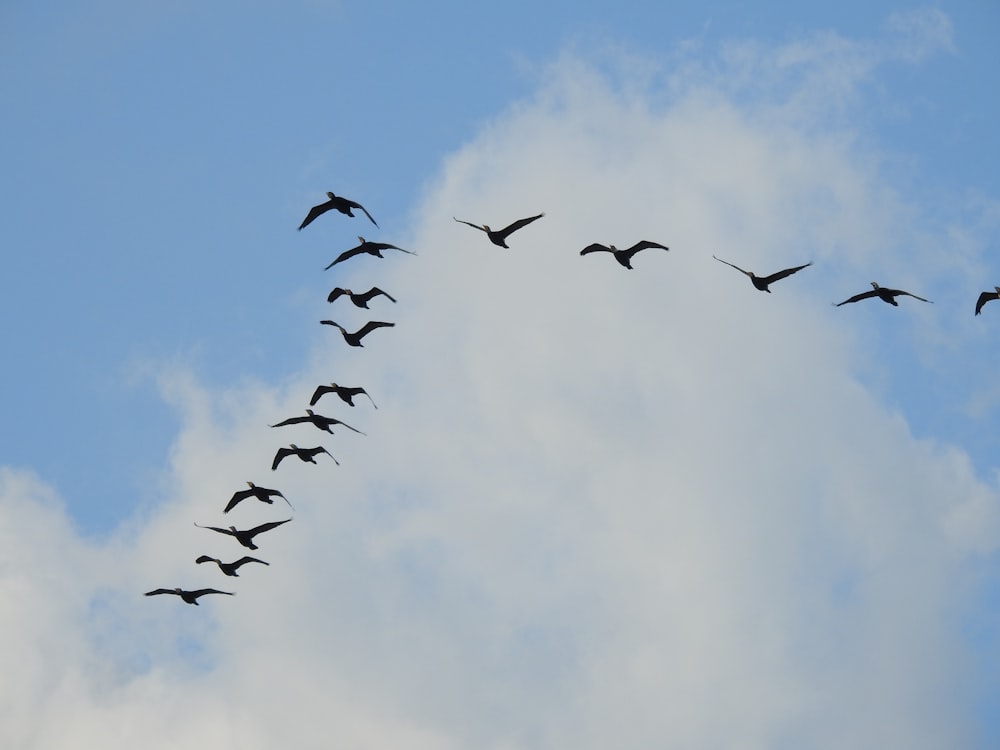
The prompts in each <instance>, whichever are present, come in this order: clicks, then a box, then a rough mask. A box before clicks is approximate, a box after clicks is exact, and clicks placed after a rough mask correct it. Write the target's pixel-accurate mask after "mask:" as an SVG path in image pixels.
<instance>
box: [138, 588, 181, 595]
mask: <svg viewBox="0 0 1000 750" xmlns="http://www.w3.org/2000/svg"><path fill="white" fill-rule="evenodd" d="M176 593H177V592H176V591H174V590H173V589H153V590H152V591H147V592H146V593H145V594H143V596H156V595H157V594H176Z"/></svg>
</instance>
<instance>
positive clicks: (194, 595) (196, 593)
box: [187, 589, 236, 599]
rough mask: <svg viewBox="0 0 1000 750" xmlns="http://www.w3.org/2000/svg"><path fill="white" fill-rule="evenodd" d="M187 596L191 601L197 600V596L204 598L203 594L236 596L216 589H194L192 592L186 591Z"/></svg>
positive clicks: (230, 592)
mask: <svg viewBox="0 0 1000 750" xmlns="http://www.w3.org/2000/svg"><path fill="white" fill-rule="evenodd" d="M187 594H188V595H189V596H190V597H191V598H192V599H197V598H198V597H199V596H204V595H205V594H225V595H226V596H236V594H234V593H233V592H232V591H219V590H218V589H196V590H194V591H188V592H187Z"/></svg>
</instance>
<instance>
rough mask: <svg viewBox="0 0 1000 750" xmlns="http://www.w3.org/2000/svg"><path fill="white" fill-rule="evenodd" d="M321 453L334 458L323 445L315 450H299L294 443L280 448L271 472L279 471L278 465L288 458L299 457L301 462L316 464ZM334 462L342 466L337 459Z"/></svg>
mask: <svg viewBox="0 0 1000 750" xmlns="http://www.w3.org/2000/svg"><path fill="white" fill-rule="evenodd" d="M320 453H325V454H326V455H328V456H330V458H333V456H332V455H330V452H329V451H328V450H327V449H326V448H324V447H323V446H322V445H320V446H317V447H315V448H299V447H298V446H297V445H295V443H292V444H291V445H289V446H288V447H287V448H278V452H277V453H275V454H274V461H273V462H272V463H271V471H274V470H275V469H277V468H278V464H280V463H281V462H282V460H283V459H284V458H285V457H286V456H298V457H299V460H301V461H304V462H306V463H310V464H314V463H316V456H318V455H319V454H320ZM333 462H334V463H335V464H337V466H340V461H338V460H337V459H335V458H333Z"/></svg>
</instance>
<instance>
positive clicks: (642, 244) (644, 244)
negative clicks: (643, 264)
mask: <svg viewBox="0 0 1000 750" xmlns="http://www.w3.org/2000/svg"><path fill="white" fill-rule="evenodd" d="M650 247H658V248H660V249H661V250H669V249H670V248H669V247H667V246H666V245H661V244H660V243H659V242H652V241H651V240H639V241H638V242H636V243H635V244H634V245H632V247H630V248H629V249H628V250H626V251H625V252H626V253H628V254H629V255H635V254H636V253H637V252H639V251H640V250H645V249H647V248H650Z"/></svg>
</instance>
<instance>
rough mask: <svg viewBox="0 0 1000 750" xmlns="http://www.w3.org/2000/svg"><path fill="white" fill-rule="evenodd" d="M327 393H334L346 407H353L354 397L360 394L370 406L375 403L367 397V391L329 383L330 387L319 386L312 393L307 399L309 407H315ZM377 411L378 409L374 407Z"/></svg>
mask: <svg viewBox="0 0 1000 750" xmlns="http://www.w3.org/2000/svg"><path fill="white" fill-rule="evenodd" d="M327 393H336V394H337V395H338V396H340V400H341V401H343V402H344V403H345V404H347V405H348V406H354V397H355V396H359V395H361V394H362V393H363V394H365V395H366V396H368V400H369V401H371V402H372V406H375V401H374V399H372V397H371V396H369V395H368V391H366V390H365V389H364V388H361V387H354V388H349V387H347V386H344V385H337V384H336V383H330V385H320V386H317V387H316V390H315V391H313V395H312V398H311V399H309V406H316V402H317V401H319V400H320V399H321V398H323V396H325V395H326V394H327ZM375 408H376V409H377V408H378V407H377V406H375Z"/></svg>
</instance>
